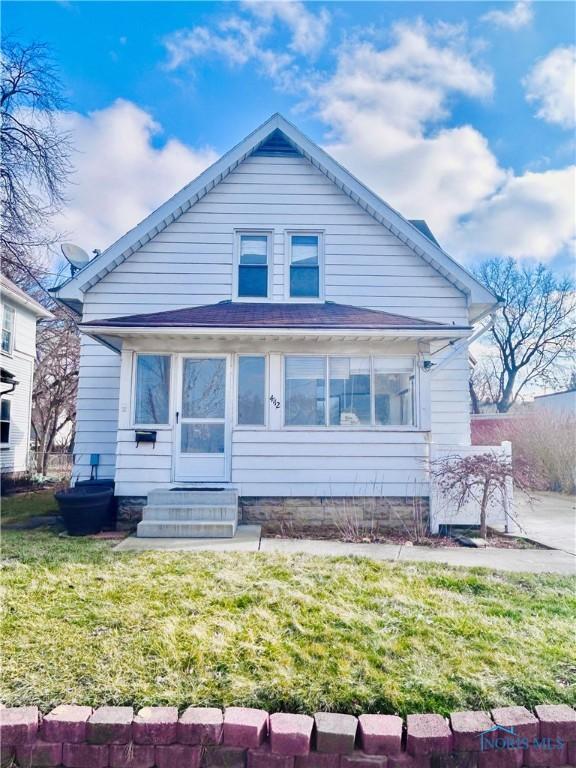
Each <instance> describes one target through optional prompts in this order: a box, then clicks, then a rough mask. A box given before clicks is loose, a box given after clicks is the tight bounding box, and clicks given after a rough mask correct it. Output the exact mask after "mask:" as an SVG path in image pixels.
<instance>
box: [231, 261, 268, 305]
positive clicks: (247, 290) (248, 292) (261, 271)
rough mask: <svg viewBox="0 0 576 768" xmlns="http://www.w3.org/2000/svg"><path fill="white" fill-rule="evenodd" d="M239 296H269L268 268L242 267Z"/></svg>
mask: <svg viewBox="0 0 576 768" xmlns="http://www.w3.org/2000/svg"><path fill="white" fill-rule="evenodd" d="M238 296H244V297H250V296H253V297H254V298H266V296H268V267H247V266H240V267H239V269H238Z"/></svg>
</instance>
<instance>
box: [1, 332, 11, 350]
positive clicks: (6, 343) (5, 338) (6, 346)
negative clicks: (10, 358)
mask: <svg viewBox="0 0 576 768" xmlns="http://www.w3.org/2000/svg"><path fill="white" fill-rule="evenodd" d="M10 344H11V334H10V333H9V331H5V330H2V352H8V353H9V352H10Z"/></svg>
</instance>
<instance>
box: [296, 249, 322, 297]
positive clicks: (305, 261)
mask: <svg viewBox="0 0 576 768" xmlns="http://www.w3.org/2000/svg"><path fill="white" fill-rule="evenodd" d="M289 237H290V298H292V299H299V298H303V299H317V298H319V296H320V235H304V234H302V235H290V236H289Z"/></svg>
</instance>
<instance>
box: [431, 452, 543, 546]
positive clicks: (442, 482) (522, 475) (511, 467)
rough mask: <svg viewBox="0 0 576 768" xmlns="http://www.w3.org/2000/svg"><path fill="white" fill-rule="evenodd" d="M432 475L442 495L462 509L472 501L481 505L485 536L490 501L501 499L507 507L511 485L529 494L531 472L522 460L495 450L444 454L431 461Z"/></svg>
mask: <svg viewBox="0 0 576 768" xmlns="http://www.w3.org/2000/svg"><path fill="white" fill-rule="evenodd" d="M430 476H431V478H432V482H433V483H435V484H436V486H437V488H438V489H439V490H440V492H441V493H442V495H443V496H444V497H445V498H446V499H447V500H448V501H449V503H451V504H454V506H455V508H456V510H457V511H460V510H461V509H462V508H463V507H464V506H465V505H466V504H468V503H469V502H470V501H473V502H476V503H478V504H479V507H480V536H481V537H482V538H486V532H487V530H486V518H487V513H488V509H489V506H490V503H491V502H492V501H502V503H503V504H504V505H505V506H506V507H508V504H507V498H508V485H509V483H510V481H512V482H513V483H514V485H515V487H516V488H517V489H518V490H524V491H525V492H526V493H528V488H530V487H531V483H532V482H533V480H532V472H531V470H530V467H529V466H528V465H527V464H525V463H524V462H522V461H521V460H516V461H515V462H514V463H512V460H511V459H510V458H509V457H508V456H502V455H500V454H498V453H495V452H494V451H489V452H486V453H477V454H473V455H470V456H442V457H440V458H438V459H435V460H434V461H432V462H431V465H430Z"/></svg>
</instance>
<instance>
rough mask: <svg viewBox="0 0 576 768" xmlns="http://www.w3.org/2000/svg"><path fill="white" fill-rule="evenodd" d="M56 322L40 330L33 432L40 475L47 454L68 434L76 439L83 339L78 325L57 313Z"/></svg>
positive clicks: (33, 402) (43, 326) (44, 469)
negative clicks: (60, 438)
mask: <svg viewBox="0 0 576 768" xmlns="http://www.w3.org/2000/svg"><path fill="white" fill-rule="evenodd" d="M55 314H56V319H54V320H50V321H48V322H46V323H41V324H40V326H39V328H38V344H37V358H38V359H37V362H36V370H35V373H34V389H33V392H32V428H33V430H34V433H35V435H36V441H37V451H38V462H37V467H36V469H37V471H38V472H40V473H41V474H43V475H45V474H46V469H47V461H48V454H49V453H50V452H51V451H52V450H53V448H54V446H55V442H56V440H57V438H58V437H59V436H60V435H62V434H63V433H64V432H65V430H67V429H68V430H69V431H70V434H69V439H70V440H72V438H73V427H74V423H75V419H76V390H77V385H78V365H79V360H80V339H79V334H78V329H77V327H76V324H75V322H74V321H73V320H72V319H71V318H70V317H69V316H68V315H67V314H66V313H64V312H61V311H59V310H58V309H57V310H55Z"/></svg>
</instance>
